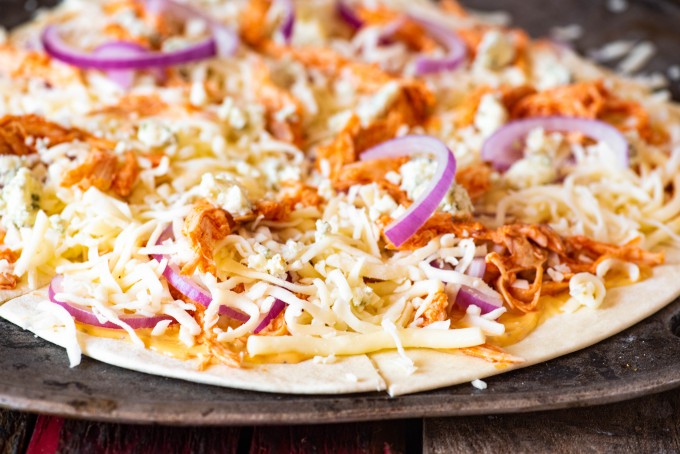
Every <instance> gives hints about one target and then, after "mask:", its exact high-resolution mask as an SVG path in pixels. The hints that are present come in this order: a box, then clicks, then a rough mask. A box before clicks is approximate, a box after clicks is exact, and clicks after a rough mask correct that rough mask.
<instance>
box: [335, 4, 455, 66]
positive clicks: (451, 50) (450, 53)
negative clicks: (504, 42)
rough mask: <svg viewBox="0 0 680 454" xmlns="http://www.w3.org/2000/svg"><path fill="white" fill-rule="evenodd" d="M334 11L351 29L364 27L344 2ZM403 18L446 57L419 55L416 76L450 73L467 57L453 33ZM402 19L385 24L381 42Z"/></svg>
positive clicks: (430, 23)
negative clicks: (432, 40)
mask: <svg viewBox="0 0 680 454" xmlns="http://www.w3.org/2000/svg"><path fill="white" fill-rule="evenodd" d="M335 9H336V12H337V14H338V16H340V18H341V19H342V20H343V21H345V23H347V25H349V26H350V27H352V28H353V29H355V30H358V29H360V28H361V27H363V26H364V25H365V23H364V21H363V20H362V19H361V17H359V15H358V14H357V13H356V11H355V10H354V9H353V8H352V7H351V6H350V5H349V3H347V2H346V1H344V0H339V1H338V2H337V3H336V6H335ZM404 18H407V19H409V20H412V21H413V22H415V23H417V24H418V25H420V26H421V27H423V28H424V29H425V30H426V31H427V32H428V33H429V34H430V35H431V36H432V37H433V38H434V39H435V40H436V41H437V42H438V43H439V44H440V45H441V46H442V47H444V48H445V49H446V55H444V56H443V57H431V56H428V55H420V56H419V57H418V58H417V59H416V60H415V74H416V76H424V75H426V74H434V73H437V72H441V71H452V70H454V69H456V68H457V67H458V66H460V65H461V64H462V63H463V62H464V61H465V58H466V57H467V47H466V46H465V43H464V42H463V41H462V40H461V39H460V38H459V37H458V35H456V33H455V32H453V31H451V30H448V29H447V28H445V27H443V26H441V25H439V24H437V23H435V22H433V21H431V20H428V19H423V18H421V17H418V16H416V15H413V14H405V15H404ZM404 18H401V19H397V20H396V21H394V22H391V23H389V24H387V25H386V26H385V28H384V30H383V32H382V33H381V41H386V40H387V39H388V38H390V37H392V36H393V35H394V34H395V33H396V32H397V31H398V30H399V28H400V26H401V24H402V23H403V19H404Z"/></svg>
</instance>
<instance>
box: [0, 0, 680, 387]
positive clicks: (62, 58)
mask: <svg viewBox="0 0 680 454" xmlns="http://www.w3.org/2000/svg"><path fill="white" fill-rule="evenodd" d="M0 42H1V43H2V44H1V46H0V61H1V62H2V64H1V65H0V188H1V189H0V226H1V228H2V235H0V288H1V289H2V293H1V294H0V296H1V298H2V301H3V302H4V304H2V305H1V306H0V316H1V317H3V318H5V319H7V320H9V321H10V322H12V323H15V324H17V325H19V326H21V327H23V328H25V329H28V330H30V331H32V332H34V333H35V334H37V335H38V336H40V337H42V338H44V339H46V340H48V341H50V342H53V343H55V344H57V345H60V346H62V347H64V348H65V350H66V353H67V356H68V361H69V364H70V366H71V367H77V366H78V364H79V363H80V361H81V356H82V355H87V356H90V357H92V358H95V359H97V360H100V361H104V362H106V363H109V364H112V365H115V366H119V367H124V368H129V369H133V370H138V371H141V372H146V373H150V374H156V375H162V376H168V377H174V378H178V379H184V380H190V381H196V382H200V383H206V384H213V385H220V386H228V387H234V388H243V389H250V390H257V391H267V392H287V393H301V394H304V393H352V392H364V391H376V390H377V391H380V390H386V391H388V392H389V393H390V394H392V395H399V394H404V393H410V392H416V391H422V390H427V389H433V388H437V387H442V386H448V385H453V384H458V383H463V382H468V381H472V380H476V379H481V378H484V377H487V376H490V375H493V374H498V373H502V372H506V371H510V370H512V369H515V368H518V367H525V366H528V365H531V364H535V363H538V362H542V361H546V360H548V359H551V358H554V357H557V356H560V355H563V354H566V353H569V352H572V351H574V350H577V349H580V348H584V347H586V346H589V345H592V344H593V343H596V342H598V341H600V340H602V339H604V338H606V337H609V336H611V335H613V334H615V333H617V332H620V331H621V330H623V329H625V328H627V327H629V326H631V325H633V324H635V323H637V322H638V321H640V320H642V319H643V318H645V317H647V316H649V315H651V314H653V313H654V312H656V311H657V310H659V309H660V308H662V307H663V306H665V305H666V304H668V303H669V302H671V301H672V300H673V299H674V298H676V297H677V296H678V295H679V294H680V285H678V283H677V277H678V276H679V275H680V261H679V259H680V255H679V254H678V253H677V242H678V240H679V239H680V217H679V216H678V214H679V213H680V193H678V192H677V188H678V185H679V184H680V180H679V178H680V177H679V176H678V175H680V173H679V170H680V114H679V112H680V110H678V108H677V107H676V106H675V105H674V104H672V103H671V102H670V101H669V100H668V96H667V93H665V92H663V91H658V90H654V89H652V88H650V87H648V86H645V85H644V84H642V83H640V82H637V81H633V80H631V79H625V78H622V77H619V76H617V75H614V74H612V73H610V72H608V71H606V70H604V69H602V68H599V67H597V66H596V65H594V64H592V63H590V62H588V61H586V60H585V59H583V58H581V57H579V56H578V55H576V54H575V53H574V52H572V51H571V50H570V49H568V48H567V47H565V46H563V45H559V44H556V43H555V42H552V41H550V40H533V39H531V38H529V36H528V35H527V34H526V33H525V32H524V31H522V30H519V29H516V28H511V27H509V26H506V25H498V24H494V23H491V22H488V21H485V20H484V18H482V17H480V16H478V15H476V14H475V13H473V12H469V11H466V10H465V9H463V8H462V7H461V6H460V5H458V4H457V3H455V2H453V1H450V0H444V1H442V2H441V3H438V4H434V3H430V2H425V1H423V2H399V1H396V0H392V1H380V2H372V1H371V2H368V1H366V2H362V1H359V0H357V1H351V0H309V1H304V2H302V1H301V2H292V1H285V0H239V1H228V2H227V1H224V2H221V1H208V0H203V1H195V2H180V1H175V0H148V1H142V0H139V1H137V0H101V1H99V0H98V1H85V0H65V1H64V2H63V3H62V4H61V5H59V6H58V7H57V8H54V9H52V10H49V11H44V12H42V13H41V14H39V15H38V16H37V17H36V18H35V19H34V20H33V21H31V22H30V23H29V24H27V25H25V26H22V27H21V28H19V29H16V30H13V31H11V32H9V33H7V34H4V35H2V38H1V41H0ZM65 367H66V365H65Z"/></svg>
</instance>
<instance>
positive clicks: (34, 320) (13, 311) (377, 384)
mask: <svg viewBox="0 0 680 454" xmlns="http://www.w3.org/2000/svg"><path fill="white" fill-rule="evenodd" d="M46 299H47V293H46V291H45V290H38V291H34V292H31V293H30V294H27V295H24V296H21V297H19V298H16V299H14V300H12V301H8V302H7V303H5V304H3V305H2V306H0V317H3V318H4V319H6V320H8V321H9V322H11V323H14V324H15V325H18V326H20V327H22V328H24V329H27V330H29V331H31V332H32V333H34V334H36V335H37V336H39V337H41V338H43V339H45V340H47V341H48V342H51V343H53V344H56V345H59V346H61V347H65V346H66V345H68V344H69V342H71V339H70V338H69V335H68V333H67V332H66V330H65V329H64V328H63V327H59V326H55V325H59V321H58V320H56V318H54V317H53V316H52V315H51V314H47V313H45V312H42V313H41V312H40V311H38V310H37V309H36V308H37V306H38V304H39V303H40V302H41V301H44V300H46ZM50 319H51V320H52V321H51V322H50ZM78 343H79V344H80V347H81V348H82V350H83V354H84V355H86V356H89V357H91V358H94V359H96V360H99V361H102V362H104V363H107V364H111V365H112V366H117V367H122V368H124V369H130V370H134V371H137V372H143V373H147V374H151V375H160V376H162V377H169V378H178V379H180V380H187V381H191V382H196V383H204V384H207V385H216V386H225V387H229V388H237V389H245V390H249V391H262V392H272V393H274V392H275V393H290V394H349V393H359V392H370V391H382V390H384V389H385V388H386V386H385V382H384V381H383V379H382V378H381V377H380V375H379V374H378V372H377V371H376V369H375V368H374V367H373V365H372V363H371V361H370V359H369V358H368V357H367V356H366V355H360V356H350V357H338V358H337V360H336V361H334V362H332V363H328V364H320V363H316V362H314V361H313V360H311V359H310V360H307V361H302V362H300V363H297V364H263V365H257V366H254V367H249V368H241V369H239V368H234V367H228V366H224V365H215V366H211V367H209V368H207V369H206V370H203V371H198V370H197V369H196V368H195V367H194V363H193V362H190V361H180V360H178V359H175V358H171V357H169V356H166V355H163V354H161V353H157V352H154V351H152V350H148V349H143V348H140V347H137V346H136V345H134V344H133V343H132V342H129V341H127V340H119V339H107V338H101V337H95V336H91V335H87V334H84V333H82V332H78Z"/></svg>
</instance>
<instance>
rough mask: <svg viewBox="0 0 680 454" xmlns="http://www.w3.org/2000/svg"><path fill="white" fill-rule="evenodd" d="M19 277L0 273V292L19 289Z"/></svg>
mask: <svg viewBox="0 0 680 454" xmlns="http://www.w3.org/2000/svg"><path fill="white" fill-rule="evenodd" d="M18 282H19V277H18V276H15V275H14V274H12V273H0V290H13V289H15V288H16V287H17V283H18Z"/></svg>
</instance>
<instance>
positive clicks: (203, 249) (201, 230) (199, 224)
mask: <svg viewBox="0 0 680 454" xmlns="http://www.w3.org/2000/svg"><path fill="white" fill-rule="evenodd" d="M234 225H235V224H234V219H233V218H232V216H231V214H229V213H228V212H227V211H225V210H223V209H222V208H218V207H216V206H214V205H213V204H212V203H210V201H208V200H206V199H200V200H198V201H197V202H195V203H194V205H193V207H192V208H191V211H190V212H189V215H188V216H187V217H186V219H185V220H184V228H183V230H182V233H184V235H185V236H186V237H187V238H188V239H189V243H190V244H191V247H192V248H193V250H194V252H195V253H196V258H195V259H194V261H193V262H190V263H188V264H187V265H185V266H184V267H183V268H182V273H184V274H191V273H193V272H194V270H196V268H198V269H199V270H200V271H202V272H207V273H212V274H215V272H216V270H215V261H214V259H213V249H214V248H215V244H216V243H217V242H218V241H220V240H223V239H224V238H226V236H227V235H229V234H230V233H231V231H232V230H233V228H234Z"/></svg>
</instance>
